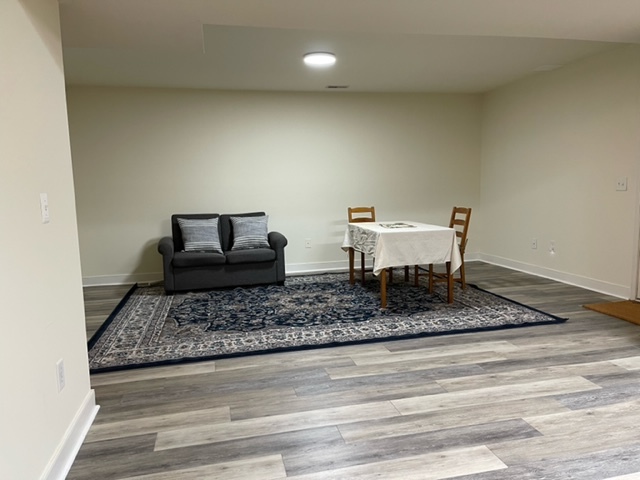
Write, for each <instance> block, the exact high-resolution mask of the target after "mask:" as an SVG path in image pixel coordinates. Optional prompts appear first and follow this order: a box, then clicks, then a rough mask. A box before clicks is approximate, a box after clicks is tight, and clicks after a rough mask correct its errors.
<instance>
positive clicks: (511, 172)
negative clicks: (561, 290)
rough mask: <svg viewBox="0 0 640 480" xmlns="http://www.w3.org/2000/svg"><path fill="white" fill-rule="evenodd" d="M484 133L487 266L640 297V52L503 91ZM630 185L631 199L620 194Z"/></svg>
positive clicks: (628, 50)
mask: <svg viewBox="0 0 640 480" xmlns="http://www.w3.org/2000/svg"><path fill="white" fill-rule="evenodd" d="M482 127H483V133H482V173H481V192H482V193H481V202H480V204H481V206H482V221H481V222H480V225H479V227H480V228H481V244H480V246H479V248H480V251H481V252H483V254H484V258H485V259H487V260H490V261H494V262H496V263H501V264H504V265H508V266H513V267H515V268H518V269H522V270H526V271H531V272H534V273H538V274H542V275H546V276H550V277H554V278H559V279H563V280H565V281H568V282H570V283H577V284H581V285H585V286H589V287H591V288H593V289H595V290H601V291H606V292H609V293H614V294H617V295H620V296H623V297H627V296H629V295H635V292H632V291H631V288H630V287H631V286H632V285H633V284H634V282H635V278H634V272H635V269H636V266H635V262H636V258H637V254H636V249H637V239H638V223H637V217H638V208H637V205H638V195H637V191H638V158H639V157H640V47H624V48H621V49H619V50H615V51H613V52H610V53H605V54H601V55H597V56H594V57H591V58H589V59H586V60H584V61H581V62H578V63H575V64H572V65H568V66H565V67H563V68H561V69H558V70H556V71H552V72H548V73H543V74H539V75H536V76H532V77H530V78H528V79H525V80H522V81H519V82H516V83H513V84H511V85H508V86H506V87H504V88H500V89H498V90H495V91H493V92H492V93H491V94H489V95H487V97H486V98H485V102H484V107H483V118H482ZM620 177H627V178H628V190H627V191H625V192H619V191H616V181H617V179H618V178H620ZM477 226H478V225H476V227H477ZM533 238H537V240H538V249H537V250H532V249H531V241H532V239H533ZM551 241H554V242H555V244H556V253H555V254H554V255H552V254H551V253H550V252H549V243H550V242H551Z"/></svg>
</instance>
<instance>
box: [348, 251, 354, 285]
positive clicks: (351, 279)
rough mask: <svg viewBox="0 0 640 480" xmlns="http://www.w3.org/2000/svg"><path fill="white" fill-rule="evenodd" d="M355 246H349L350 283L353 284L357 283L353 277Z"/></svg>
mask: <svg viewBox="0 0 640 480" xmlns="http://www.w3.org/2000/svg"><path fill="white" fill-rule="evenodd" d="M353 257H354V254H353V248H349V283H350V284H351V285H353V284H354V283H355V279H354V278H353V277H354V275H353Z"/></svg>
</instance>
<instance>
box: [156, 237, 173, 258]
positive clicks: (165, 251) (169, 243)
mask: <svg viewBox="0 0 640 480" xmlns="http://www.w3.org/2000/svg"><path fill="white" fill-rule="evenodd" d="M158 252H160V253H161V254H162V256H168V257H169V258H170V259H171V258H173V253H174V249H173V238H171V237H162V238H161V239H160V241H159V242H158Z"/></svg>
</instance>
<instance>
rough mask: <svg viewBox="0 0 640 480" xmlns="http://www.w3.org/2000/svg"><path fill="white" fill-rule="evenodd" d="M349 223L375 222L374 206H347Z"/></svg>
mask: <svg viewBox="0 0 640 480" xmlns="http://www.w3.org/2000/svg"><path fill="white" fill-rule="evenodd" d="M347 211H348V213H349V223H359V222H375V221H376V207H349V208H348V210H347Z"/></svg>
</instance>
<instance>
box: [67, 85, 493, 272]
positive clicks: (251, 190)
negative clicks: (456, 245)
mask: <svg viewBox="0 0 640 480" xmlns="http://www.w3.org/2000/svg"><path fill="white" fill-rule="evenodd" d="M67 95H68V108H69V121H70V130H71V145H72V152H73V162H74V178H75V186H76V197H77V209H78V224H79V233H80V248H81V258H82V273H83V276H84V278H85V282H86V283H112V282H122V281H134V280H135V281H142V280H145V279H158V278H161V277H160V271H161V262H160V255H159V254H158V253H157V251H156V244H157V241H158V239H159V238H160V237H161V236H163V235H167V234H169V216H170V215H171V214H172V213H185V212H221V213H225V212H226V213H234V212H243V211H253V210H264V211H266V212H267V213H268V214H269V215H270V226H271V228H272V229H274V230H279V231H281V232H282V233H284V234H285V235H286V236H287V237H288V239H289V246H288V247H287V249H286V258H287V271H289V272H293V271H312V270H326V269H331V268H344V267H345V266H346V254H345V253H344V252H343V251H342V250H341V249H340V245H341V243H342V237H343V234H344V226H345V218H346V213H347V212H346V210H347V206H349V205H375V206H376V209H377V213H378V217H379V218H380V219H382V220H384V219H389V220H394V219H412V220H422V221H427V222H436V223H446V222H448V220H449V214H450V211H451V206H452V205H454V204H461V205H469V206H473V207H477V205H478V199H479V194H480V192H479V181H478V178H479V174H480V164H479V152H480V150H479V141H480V122H479V120H480V97H479V96H474V95H411V94H397V95H394V94H389V95H380V94H378V95H375V94H346V95H345V94H342V93H335V92H332V93H319V94H300V93H251V92H225V91H198V90H169V89H166V90H165V89H129V88H121V89H119V88H92V87H74V88H70V89H69V90H68V92H67ZM305 238H310V239H311V242H312V248H311V249H306V248H305V247H304V239H305ZM470 248H472V249H473V245H471V247H470Z"/></svg>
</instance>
